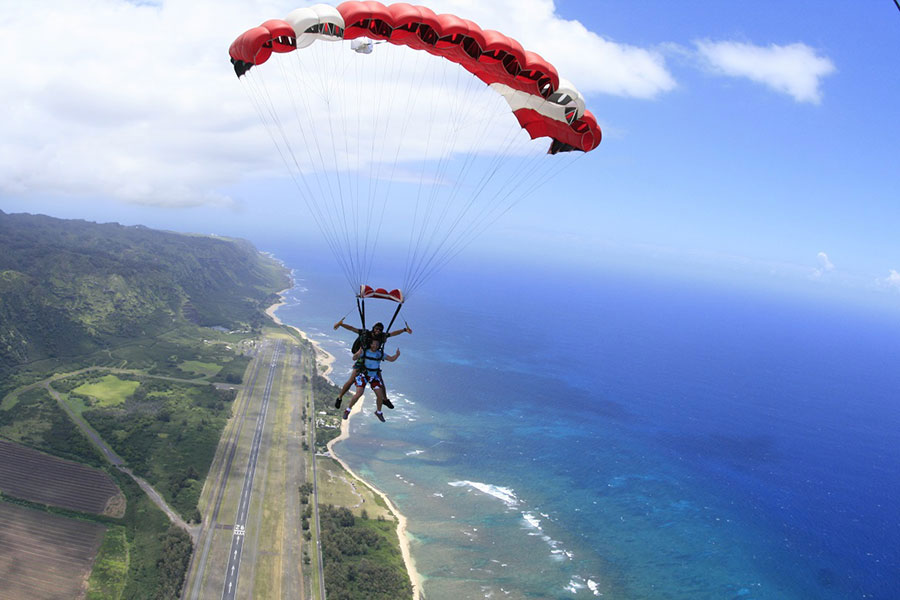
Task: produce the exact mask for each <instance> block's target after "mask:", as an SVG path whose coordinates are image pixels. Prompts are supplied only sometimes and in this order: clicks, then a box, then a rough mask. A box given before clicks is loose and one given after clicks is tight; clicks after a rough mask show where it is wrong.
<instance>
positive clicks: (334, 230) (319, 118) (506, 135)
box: [229, 1, 601, 297]
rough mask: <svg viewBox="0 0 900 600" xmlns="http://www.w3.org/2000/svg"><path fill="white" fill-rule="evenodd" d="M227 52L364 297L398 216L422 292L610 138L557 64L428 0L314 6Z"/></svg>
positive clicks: (407, 287)
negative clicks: (512, 211) (519, 206)
mask: <svg viewBox="0 0 900 600" xmlns="http://www.w3.org/2000/svg"><path fill="white" fill-rule="evenodd" d="M229 54H230V57H231V62H232V64H233V66H234V70H235V73H236V74H237V75H238V77H239V78H240V79H241V80H242V81H243V82H245V84H246V87H247V89H248V91H249V94H250V97H251V99H252V100H253V102H254V105H255V107H256V109H257V111H258V112H259V115H260V117H261V119H262V120H263V122H264V123H265V124H266V125H267V127H268V131H269V133H270V135H271V137H272V139H273V141H274V142H275V144H276V146H277V147H278V150H279V153H280V154H281V156H282V158H283V159H284V162H285V164H286V165H287V166H288V168H289V170H290V172H291V176H292V177H293V180H294V182H295V184H296V187H297V190H298V192H299V195H300V196H301V198H302V199H303V200H304V201H305V202H306V203H307V206H308V207H309V209H310V214H311V215H312V217H313V218H314V219H315V221H316V223H317V224H318V226H319V228H320V229H321V230H322V232H323V234H324V236H325V238H326V240H327V241H328V244H329V246H330V247H331V250H332V252H333V253H334V254H335V257H336V259H337V260H338V262H339V264H340V265H341V268H342V269H343V270H344V273H345V275H346V276H347V279H348V282H349V283H350V285H351V287H352V288H353V290H354V293H357V292H359V290H360V289H364V288H363V287H361V286H364V285H365V283H367V281H368V278H369V277H370V276H371V275H372V270H373V267H375V266H380V265H378V260H377V253H376V246H377V244H378V239H379V237H380V236H382V235H390V236H391V237H394V238H395V237H396V232H394V233H391V228H392V226H393V227H394V228H395V229H402V230H403V231H404V232H405V233H406V234H407V235H408V238H409V239H408V242H407V249H408V251H407V258H406V265H405V272H404V275H403V277H404V281H403V286H402V288H401V289H403V292H404V294H405V295H406V297H409V295H410V294H411V293H412V292H413V291H414V290H415V288H416V287H418V286H419V285H421V283H422V282H424V281H425V279H426V278H427V277H428V276H429V275H430V274H432V273H433V272H435V271H436V270H437V269H438V268H440V267H441V266H442V265H443V264H444V263H446V261H447V260H449V259H450V258H452V257H453V256H454V255H455V254H457V253H458V252H459V251H460V250H461V249H462V248H463V247H464V246H465V245H467V244H468V243H469V242H471V240H472V239H474V238H475V237H476V236H477V235H479V234H480V233H482V232H483V231H484V230H485V229H486V228H487V227H488V226H489V225H490V224H491V223H493V222H494V221H496V219H497V218H498V217H499V216H500V215H502V214H503V213H504V212H506V211H507V210H509V208H510V207H511V206H512V205H513V204H515V203H516V202H518V201H519V200H520V199H521V198H522V197H524V196H526V195H529V194H531V193H538V194H546V195H547V197H549V198H550V199H553V200H556V198H555V197H554V196H553V190H552V188H550V187H549V186H546V187H543V188H542V187H541V186H542V185H543V184H544V183H546V182H547V181H548V180H550V179H552V177H553V176H554V175H555V174H556V172H558V171H560V170H561V168H562V167H563V166H564V163H565V162H566V158H567V157H571V156H574V155H579V154H581V153H583V152H589V151H591V150H593V149H594V148H596V147H597V145H598V144H599V143H600V139H601V132H600V128H599V127H598V125H597V121H596V119H595V118H594V116H593V115H592V114H591V113H590V111H588V110H586V109H585V103H584V98H583V97H582V95H581V94H580V93H579V92H578V90H577V89H576V88H575V87H574V86H573V85H572V84H571V83H569V82H568V81H566V80H565V79H563V78H561V77H560V76H559V74H558V73H557V70H556V68H554V66H553V65H551V64H550V63H549V62H547V61H546V60H544V59H543V58H542V57H541V56H539V55H538V54H535V53H534V52H529V51H527V50H525V49H524V48H522V46H521V45H520V44H519V43H518V42H517V41H516V40H514V39H512V38H510V37H507V36H506V35H504V34H502V33H500V32H498V31H492V30H484V29H482V28H481V27H479V26H478V25H477V24H475V23H473V22H472V21H468V20H466V19H462V18H460V17H457V16H454V15H449V14H435V13H434V12H433V11H432V10H430V9H429V8H427V7H424V6H413V5H410V4H406V3H398V4H392V5H390V6H385V5H383V4H381V3H379V2H372V1H367V2H356V1H352V2H344V3H342V4H340V5H338V6H337V7H333V6H329V5H325V4H318V5H315V6H312V7H309V8H300V9H297V10H295V11H293V12H291V13H290V14H289V15H288V16H287V17H285V18H284V19H275V20H269V21H266V22H265V23H263V24H262V25H260V26H258V27H254V28H252V29H249V30H247V31H246V32H244V33H243V34H241V35H240V36H238V38H237V39H236V40H235V41H234V42H233V43H232V45H231V48H230V50H229ZM273 54H275V55H276V56H274V57H273ZM270 59H272V60H271V61H270ZM267 62H269V63H270V64H268V65H265V66H264V67H260V65H263V64H264V63H267ZM271 63H276V64H274V65H273V64H271ZM541 138H549V150H548V149H547V140H542V139H541ZM573 151H577V152H573ZM554 208H555V207H554ZM400 224H402V227H398V226H399V225H400ZM360 293H361V292H360ZM357 295H359V294H358V293H357Z"/></svg>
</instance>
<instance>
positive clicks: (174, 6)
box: [0, 0, 675, 205]
mask: <svg viewBox="0 0 900 600" xmlns="http://www.w3.org/2000/svg"><path fill="white" fill-rule="evenodd" d="M301 4H303V3H302V2H299V1H298V0H285V1H279V0H272V1H269V2H264V1H257V2H247V1H246V0H215V1H214V0H190V1H188V0H163V1H159V2H125V1H124V0H83V1H81V2H77V3H76V2H54V1H51V0H32V1H29V2H19V3H14V4H13V3H7V4H5V5H4V9H3V16H2V18H0V51H2V52H3V55H4V56H6V57H7V58H8V59H9V60H8V61H7V67H8V68H7V72H6V74H5V76H4V81H3V85H2V86H0V104H2V106H3V107H4V133H3V136H2V138H0V198H2V197H3V196H12V195H15V196H19V197H26V196H28V195H30V194H34V195H48V194H50V195H59V196H71V197H73V198H75V199H77V198H78V197H82V196H83V197H110V198H115V199H119V200H122V201H126V202H135V203H145V204H159V205H197V204H209V203H215V204H224V205H227V204H229V203H230V202H231V200H230V199H229V198H227V197H226V196H224V195H223V194H222V193H221V192H220V191H218V190H222V189H225V188H227V187H228V186H230V185H232V184H235V183H237V182H239V181H240V180H241V179H242V177H244V176H247V175H259V174H265V173H275V174H278V175H282V174H283V168H282V167H281V165H280V164H279V163H278V158H277V155H276V154H275V153H274V151H273V148H272V144H271V140H270V139H269V137H268V134H267V133H266V131H265V130H264V129H263V128H262V127H261V126H260V123H259V118H258V116H257V114H256V113H255V112H253V110H252V109H251V108H250V104H249V102H248V99H247V97H246V95H245V94H244V93H243V91H242V90H241V89H240V85H238V83H237V81H236V79H235V77H234V73H233V71H232V70H231V68H230V66H229V64H228V58H227V49H228V46H229V45H230V43H231V42H232V40H233V39H234V38H235V37H236V36H237V35H238V34H239V33H241V32H243V31H244V30H246V29H248V28H249V27H252V26H254V25H257V24H259V23H260V22H262V21H264V20H266V19H268V18H273V17H275V18H277V17H283V16H285V15H286V14H287V13H288V12H290V10H292V9H294V8H296V7H297V6H298V5H301ZM306 4H312V2H308V3H306ZM432 5H433V7H434V8H435V10H437V11H444V12H452V13H456V14H462V15H463V16H466V17H467V18H471V19H472V20H474V21H476V22H479V23H480V24H482V25H483V26H484V27H485V28H495V29H498V30H501V31H504V32H505V33H507V34H508V35H510V36H512V37H515V38H516V39H518V40H519V41H520V42H521V43H522V44H523V46H525V47H526V48H529V49H533V50H534V51H536V52H538V53H540V54H542V55H543V56H544V57H545V58H546V59H547V60H550V61H551V62H553V63H554V64H555V65H556V66H557V68H558V69H559V72H560V73H561V74H562V76H564V77H566V78H568V79H570V80H571V81H573V82H574V83H575V84H576V85H577V86H578V87H579V89H581V90H582V92H584V93H595V92H602V93H609V94H617V95H622V96H630V97H637V98H652V97H654V96H656V95H659V94H661V93H663V92H665V91H666V90H669V89H671V88H672V87H674V85H675V83H674V80H673V79H672V77H671V76H670V75H669V73H668V72H667V70H666V68H665V63H664V59H663V58H662V56H661V54H659V53H658V52H656V51H654V50H652V49H643V48H639V47H636V46H630V45H626V44H620V43H615V42H612V41H609V40H606V39H604V38H602V37H601V36H599V35H597V34H595V33H593V32H591V31H589V30H587V29H586V28H585V27H584V26H583V25H581V24H580V23H579V22H577V21H567V20H564V19H561V18H560V17H559V16H557V15H556V14H555V7H554V3H553V2H552V0H517V1H515V2H513V1H512V0H502V1H499V2H495V3H483V2H474V1H473V0H438V1H436V2H432ZM36 23H39V24H40V25H39V32H36V30H35V24H36ZM12 65H14V66H12ZM590 105H591V103H590V101H589V102H588V107H590ZM394 108H397V107H394Z"/></svg>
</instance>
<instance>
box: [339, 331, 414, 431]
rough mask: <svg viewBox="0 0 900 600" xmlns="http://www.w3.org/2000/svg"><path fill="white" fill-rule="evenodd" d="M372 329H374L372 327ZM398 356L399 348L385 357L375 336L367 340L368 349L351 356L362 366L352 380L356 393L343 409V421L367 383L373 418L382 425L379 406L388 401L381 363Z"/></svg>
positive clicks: (392, 360)
mask: <svg viewBox="0 0 900 600" xmlns="http://www.w3.org/2000/svg"><path fill="white" fill-rule="evenodd" d="M372 329H374V327H373V328H372ZM407 329H408V327H407ZM399 356H400V348H397V351H396V352H395V353H393V354H391V355H390V356H388V355H385V353H384V343H383V342H382V341H381V340H380V339H379V338H377V337H375V336H372V337H371V338H370V339H369V347H368V348H360V349H359V350H357V351H356V352H355V353H354V354H353V359H354V360H356V361H361V362H362V366H361V367H360V368H359V369H358V373H357V375H356V377H354V378H353V381H355V382H356V393H355V394H353V397H352V398H350V404H348V405H347V408H346V409H344V418H345V419H346V418H348V417H349V416H350V410H351V409H352V408H353V405H354V404H356V402H357V400H359V399H360V398H361V397H362V395H363V392H365V391H366V384H367V383H368V384H369V386H370V387H371V388H372V391H373V392H375V416H376V417H377V418H378V420H379V421H381V422H382V423H384V414H382V412H381V405H382V404H384V405H386V406H387V402H389V401H388V399H387V396H386V394H385V390H384V379H382V377H381V361H383V360H386V361H388V362H394V361H395V360H397V358H398V357H399ZM340 400H341V399H340V398H338V404H340Z"/></svg>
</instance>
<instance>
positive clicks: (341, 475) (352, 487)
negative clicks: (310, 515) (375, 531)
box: [316, 457, 394, 521]
mask: <svg viewBox="0 0 900 600" xmlns="http://www.w3.org/2000/svg"><path fill="white" fill-rule="evenodd" d="M316 465H317V468H318V471H319V503H320V504H325V505H327V504H333V505H335V506H344V507H346V508H349V509H350V510H351V511H353V514H354V515H356V516H360V515H362V512H363V511H366V513H367V514H368V516H369V517H370V518H372V519H378V518H382V519H385V520H388V521H394V515H393V514H392V513H391V511H389V510H388V508H387V506H385V504H384V500H382V499H381V496H379V495H378V494H376V493H375V492H373V491H372V490H371V488H369V486H367V485H366V484H364V483H363V482H361V481H360V480H359V479H357V478H355V477H353V475H351V474H350V473H348V472H347V471H345V470H344V468H343V467H342V466H341V465H340V463H338V462H337V461H336V460H334V459H332V458H324V457H319V458H317V459H316Z"/></svg>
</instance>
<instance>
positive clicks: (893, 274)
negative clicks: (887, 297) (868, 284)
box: [875, 269, 900, 292]
mask: <svg viewBox="0 0 900 600" xmlns="http://www.w3.org/2000/svg"><path fill="white" fill-rule="evenodd" d="M875 284H876V285H877V286H878V287H880V288H886V289H892V290H896V291H898V292H900V272H898V271H896V270H895V269H891V270H890V272H889V273H888V275H887V277H880V278H879V279H877V280H876V281H875Z"/></svg>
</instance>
